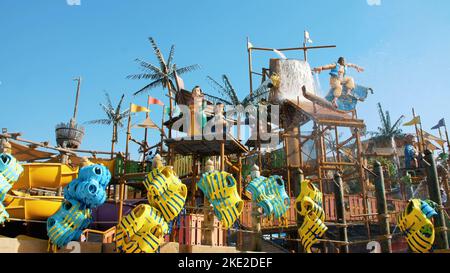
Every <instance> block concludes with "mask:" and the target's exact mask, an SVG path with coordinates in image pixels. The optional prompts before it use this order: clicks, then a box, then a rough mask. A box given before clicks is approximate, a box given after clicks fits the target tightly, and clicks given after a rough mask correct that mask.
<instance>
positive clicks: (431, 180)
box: [425, 149, 449, 249]
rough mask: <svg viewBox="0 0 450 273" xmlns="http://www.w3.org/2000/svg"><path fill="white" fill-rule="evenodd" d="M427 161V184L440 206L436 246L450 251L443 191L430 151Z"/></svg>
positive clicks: (426, 157) (427, 154)
mask: <svg viewBox="0 0 450 273" xmlns="http://www.w3.org/2000/svg"><path fill="white" fill-rule="evenodd" d="M425 160H426V161H427V162H428V163H429V164H430V166H426V168H427V176H428V177H427V182H428V192H429V194H430V199H431V200H432V201H434V202H436V203H437V204H438V206H439V208H438V211H437V213H438V216H437V217H436V218H435V219H436V220H435V226H436V246H437V248H438V249H449V244H448V236H447V230H446V229H447V227H446V222H445V215H444V209H445V208H444V207H443V206H442V198H441V191H440V186H439V180H438V173H437V168H436V161H435V160H434V157H433V153H432V152H431V151H430V150H428V149H427V150H426V151H425Z"/></svg>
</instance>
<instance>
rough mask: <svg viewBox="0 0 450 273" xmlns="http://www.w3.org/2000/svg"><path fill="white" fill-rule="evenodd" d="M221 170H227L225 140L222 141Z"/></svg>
mask: <svg viewBox="0 0 450 273" xmlns="http://www.w3.org/2000/svg"><path fill="white" fill-rule="evenodd" d="M220 171H222V172H224V171H225V140H222V141H221V142H220Z"/></svg>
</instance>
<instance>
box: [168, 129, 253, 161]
mask: <svg viewBox="0 0 450 273" xmlns="http://www.w3.org/2000/svg"><path fill="white" fill-rule="evenodd" d="M207 139H208V136H206V137H203V138H202V139H199V140H196V139H192V137H182V138H172V139H166V140H165V142H166V144H167V145H168V146H169V147H170V148H171V149H172V150H173V152H175V153H176V154H180V155H185V156H186V155H199V156H219V155H220V154H221V153H220V152H221V145H222V143H224V144H225V145H224V146H225V155H230V154H245V153H247V152H248V149H247V148H246V147H245V146H244V145H243V144H242V143H241V142H240V141H238V140H237V139H235V138H234V137H233V136H232V135H230V134H228V136H227V139H226V140H207Z"/></svg>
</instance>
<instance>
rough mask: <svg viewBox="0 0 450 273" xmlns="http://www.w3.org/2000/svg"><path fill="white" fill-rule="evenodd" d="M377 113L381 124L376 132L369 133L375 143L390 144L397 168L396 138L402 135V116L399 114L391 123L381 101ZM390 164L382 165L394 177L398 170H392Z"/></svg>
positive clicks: (398, 161) (398, 164) (398, 163)
mask: <svg viewBox="0 0 450 273" xmlns="http://www.w3.org/2000/svg"><path fill="white" fill-rule="evenodd" d="M378 113H379V115H380V121H381V126H379V127H378V131H377V132H372V133H371V134H372V135H373V141H374V142H375V143H380V144H381V145H383V146H384V147H386V146H390V148H391V149H392V151H393V152H394V159H395V165H397V170H398V169H399V168H400V160H399V157H398V153H397V144H396V140H397V139H400V138H402V137H403V136H404V134H403V132H402V129H400V126H401V124H402V120H403V118H404V116H403V115H402V116H400V117H399V118H398V119H397V120H396V121H395V122H394V123H392V121H391V116H390V114H389V111H386V112H384V111H383V108H382V107H381V103H378ZM392 166H393V165H389V166H388V165H386V166H384V167H386V168H388V169H389V173H390V175H391V176H392V177H394V176H396V175H398V172H397V171H395V172H394V171H393V169H392Z"/></svg>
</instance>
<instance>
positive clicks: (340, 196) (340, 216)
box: [334, 172, 349, 253]
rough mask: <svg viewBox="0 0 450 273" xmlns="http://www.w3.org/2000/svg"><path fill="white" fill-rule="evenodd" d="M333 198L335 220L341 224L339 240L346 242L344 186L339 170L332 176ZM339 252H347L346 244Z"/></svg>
mask: <svg viewBox="0 0 450 273" xmlns="http://www.w3.org/2000/svg"><path fill="white" fill-rule="evenodd" d="M334 200H335V204H336V217H337V222H338V223H339V224H341V225H342V226H341V227H339V240H340V241H343V242H348V233H347V226H346V225H347V220H346V219H345V202H344V186H343V182H342V177H341V174H340V173H339V172H338V173H336V174H335V176H334ZM340 252H341V253H349V248H348V245H347V244H346V245H342V246H341V247H340Z"/></svg>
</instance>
